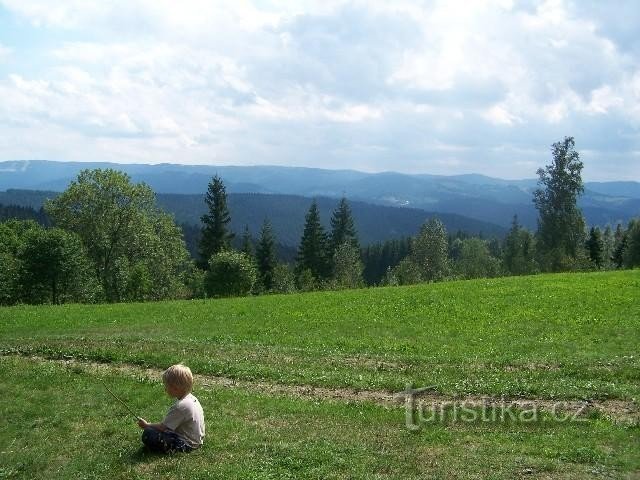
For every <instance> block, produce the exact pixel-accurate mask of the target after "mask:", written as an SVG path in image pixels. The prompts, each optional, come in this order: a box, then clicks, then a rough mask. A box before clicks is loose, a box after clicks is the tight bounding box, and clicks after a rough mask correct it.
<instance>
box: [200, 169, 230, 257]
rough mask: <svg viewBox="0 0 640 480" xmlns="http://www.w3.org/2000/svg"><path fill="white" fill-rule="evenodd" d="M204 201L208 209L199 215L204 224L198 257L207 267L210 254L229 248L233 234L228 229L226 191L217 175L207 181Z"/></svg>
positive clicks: (228, 218)
mask: <svg viewBox="0 0 640 480" xmlns="http://www.w3.org/2000/svg"><path fill="white" fill-rule="evenodd" d="M205 203H206V204H207V207H208V208H209V211H208V213H206V214H204V215H202V217H200V219H201V220H202V223H203V224H204V226H203V227H202V237H201V239H200V257H201V265H202V266H203V267H204V268H205V269H208V268H209V259H210V258H211V256H212V255H215V254H216V253H220V252H221V251H222V250H229V249H230V248H231V240H232V239H233V237H234V236H235V235H234V234H233V233H232V232H231V231H230V230H229V226H228V224H229V222H230V221H231V216H230V215H229V210H228V208H227V193H226V190H225V186H224V183H223V182H222V179H221V178H220V177H219V176H218V175H216V176H215V177H213V180H212V181H211V182H209V186H208V188H207V194H206V197H205Z"/></svg>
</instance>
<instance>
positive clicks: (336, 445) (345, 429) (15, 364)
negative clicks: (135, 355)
mask: <svg viewBox="0 0 640 480" xmlns="http://www.w3.org/2000/svg"><path fill="white" fill-rule="evenodd" d="M0 368H1V370H2V372H3V374H2V375H1V376H0V393H2V396H3V399H4V400H3V402H2V403H0V415H1V417H2V419H3V421H2V422H0V478H28V479H32V478H51V479H53V478H56V479H57V478H70V479H76V478H77V479H80V478H82V479H92V478H110V479H146V478H193V479H209V478H230V479H235V478H238V479H240V478H241V479H269V478H278V479H282V478H289V479H307V478H309V479H338V478H379V479H383V478H388V479H403V478H408V479H409V478H447V479H449V478H450V479H456V478H482V479H512V478H519V477H526V478H554V479H585V478H602V477H603V476H604V477H607V478H633V477H634V476H635V475H638V474H640V458H638V453H637V452H638V446H640V428H639V427H638V426H637V425H636V426H624V425H616V424H612V423H611V422H609V421H607V420H605V419H603V418H600V417H598V416H592V417H591V418H589V419H588V420H586V421H585V422H563V423H556V422H546V421H539V422H535V423H519V422H505V423H502V422H482V421H477V422H474V423H459V422H453V421H444V422H435V423H429V424H424V425H423V426H422V427H423V428H421V429H420V430H419V431H416V432H413V431H409V430H408V429H406V428H405V424H404V412H403V410H402V409H396V408H394V409H386V408H383V407H381V406H376V405H373V404H367V403H361V404H356V403H344V402H331V401H318V400H304V399H295V398H288V397H282V396H270V395H268V394H261V393H258V392H251V391H247V390H243V389H223V388H210V389H204V388H203V387H202V386H199V385H196V388H195V391H194V393H195V394H196V395H197V396H198V397H199V398H200V401H201V402H202V405H203V407H204V410H205V416H206V422H207V437H206V439H205V445H204V447H203V448H202V449H201V450H199V451H196V452H193V453H190V454H178V455H175V456H170V457H163V456H157V455H153V454H147V453H144V452H143V451H142V450H141V448H140V447H141V443H140V439H139V437H140V430H139V429H138V428H137V426H136V425H135V424H134V422H133V421H132V420H131V419H130V418H128V417H126V416H125V414H124V413H123V412H122V410H121V408H120V407H119V406H118V405H117V404H116V403H115V402H113V401H112V400H111V398H110V397H109V395H108V393H107V392H106V391H105V390H104V388H103V387H102V385H101V383H100V380H105V381H106V382H107V383H108V384H109V385H110V386H111V387H112V388H113V389H115V390H116V391H117V392H118V393H119V394H120V395H122V396H123V397H124V398H126V399H128V400H129V401H130V403H131V404H132V406H133V407H134V408H135V409H136V410H138V411H139V412H140V414H141V415H143V416H145V417H146V418H147V419H148V420H158V419H159V418H161V416H162V415H163V414H164V412H165V411H166V409H167V408H168V406H169V404H170V399H169V398H168V397H166V396H163V393H162V392H163V388H162V386H161V385H160V384H159V383H156V382H153V381H150V380H148V379H146V378H142V377H140V378H136V377H135V376H131V375H126V374H123V373H122V372H120V373H118V374H115V373H109V372H108V371H105V370H104V369H101V370H99V371H98V370H93V369H92V368H90V367H83V366H78V365H76V366H65V365H62V364H60V363H55V362H47V361H37V360H32V359H27V358H23V357H2V358H0ZM544 418H546V417H544Z"/></svg>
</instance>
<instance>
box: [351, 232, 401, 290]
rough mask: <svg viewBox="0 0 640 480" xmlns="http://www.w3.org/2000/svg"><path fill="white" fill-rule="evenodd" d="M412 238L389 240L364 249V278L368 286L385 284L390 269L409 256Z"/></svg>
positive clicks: (362, 253) (362, 254)
mask: <svg viewBox="0 0 640 480" xmlns="http://www.w3.org/2000/svg"><path fill="white" fill-rule="evenodd" d="M410 250H411V237H402V238H399V239H393V240H387V241H385V242H382V243H374V244H372V245H367V246H366V247H365V248H364V249H362V252H361V256H362V261H363V263H364V271H363V276H364V280H365V282H366V284H367V285H378V284H380V283H382V282H384V279H385V277H386V275H387V272H388V271H389V269H391V268H393V267H395V266H396V265H398V263H400V261H401V260H402V259H403V258H405V257H406V256H407V255H409V252H410Z"/></svg>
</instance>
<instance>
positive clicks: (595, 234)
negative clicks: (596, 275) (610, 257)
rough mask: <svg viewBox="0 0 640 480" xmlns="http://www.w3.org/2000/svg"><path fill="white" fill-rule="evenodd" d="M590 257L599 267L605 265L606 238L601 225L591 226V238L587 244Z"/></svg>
mask: <svg viewBox="0 0 640 480" xmlns="http://www.w3.org/2000/svg"><path fill="white" fill-rule="evenodd" d="M585 246H586V248H587V252H588V253H589V259H590V260H591V262H592V263H593V265H594V266H595V267H596V268H597V269H601V268H603V267H604V265H605V256H604V240H603V238H602V232H601V231H600V227H591V230H590V232H589V238H588V239H587V242H586V244H585Z"/></svg>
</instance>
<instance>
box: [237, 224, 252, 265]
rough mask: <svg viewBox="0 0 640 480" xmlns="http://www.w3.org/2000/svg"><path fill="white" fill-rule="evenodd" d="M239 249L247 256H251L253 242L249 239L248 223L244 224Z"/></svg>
mask: <svg viewBox="0 0 640 480" xmlns="http://www.w3.org/2000/svg"><path fill="white" fill-rule="evenodd" d="M240 251H241V252H242V253H244V254H246V255H247V256H248V257H253V242H252V241H251V232H250V231H249V225H245V226H244V231H243V232H242V239H241V241H240Z"/></svg>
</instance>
